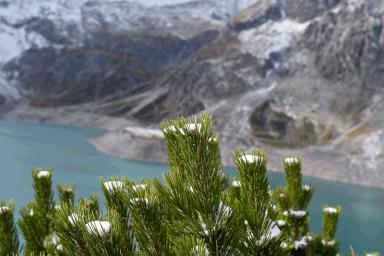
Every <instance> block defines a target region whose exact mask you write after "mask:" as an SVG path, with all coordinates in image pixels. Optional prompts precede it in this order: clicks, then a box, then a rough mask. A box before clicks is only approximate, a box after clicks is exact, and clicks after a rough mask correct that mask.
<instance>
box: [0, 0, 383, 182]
mask: <svg viewBox="0 0 384 256" xmlns="http://www.w3.org/2000/svg"><path fill="white" fill-rule="evenodd" d="M95 3H97V4H95ZM100 3H101V2H97V1H96V2H95V1H93V2H86V3H83V5H82V6H81V8H80V10H81V17H82V20H83V22H82V24H83V25H82V26H83V30H80V29H78V30H76V29H74V27H73V28H72V29H68V30H67V31H70V32H73V33H77V34H76V35H75V36H68V35H66V36H64V35H62V36H61V37H60V36H59V34H57V35H55V36H54V37H52V38H51V39H49V35H53V31H60V29H59V26H56V25H49V24H48V23H49V22H48V21H47V20H49V19H45V20H44V21H42V19H40V18H39V20H38V21H37V20H33V19H32V21H31V20H29V21H26V20H24V21H23V22H24V23H21V21H18V22H19V23H12V24H13V25H12V26H13V27H17V26H24V27H25V31H26V30H27V27H29V28H30V31H35V34H37V35H38V36H39V37H41V38H44V40H48V41H49V40H50V41H49V42H50V46H51V47H50V48H49V47H38V46H35V47H32V48H29V49H27V50H26V51H24V52H22V53H19V55H18V56H17V57H16V58H12V59H10V60H8V61H7V62H6V63H4V65H3V66H2V68H1V71H2V74H3V79H4V81H6V83H7V84H8V87H7V88H17V90H18V92H19V93H20V95H22V97H23V98H25V99H24V100H27V102H28V105H29V106H28V107H27V106H24V107H19V108H18V109H15V110H13V111H11V112H9V113H6V114H5V111H4V114H3V118H7V119H18V120H26V121H40V122H56V123H72V124H77V125H79V124H82V125H90V126H92V125H94V126H97V127H102V128H107V129H109V130H110V131H111V132H109V133H107V134H105V135H103V136H101V137H98V138H92V139H90V142H91V143H92V144H93V145H95V147H96V148H98V149H99V150H101V151H103V152H106V153H109V154H112V155H115V156H118V157H124V158H128V159H137V160H145V161H160V162H167V159H166V151H165V145H164V140H163V138H161V137H157V136H154V137H153V139H150V138H148V136H143V135H142V134H143V133H142V132H140V133H139V134H138V133H135V130H134V129H133V130H132V129H127V130H126V129H124V127H125V126H135V127H142V128H148V129H159V123H160V122H161V121H162V120H164V119H172V118H174V117H176V116H181V115H182V116H185V117H188V116H190V115H192V114H197V115H199V114H200V112H201V111H207V112H208V113H209V114H212V115H213V118H212V123H213V129H214V130H215V131H216V132H218V133H219V134H220V150H221V155H222V162H223V165H224V166H234V164H233V160H232V155H231V153H230V152H231V151H233V150H235V149H236V148H237V147H239V148H240V149H241V150H246V151H248V152H250V151H251V149H255V148H264V149H266V150H268V149H269V155H268V156H269V160H268V166H269V168H270V169H271V170H272V171H279V172H281V171H282V170H283V168H282V159H281V158H282V155H283V154H287V155H289V154H295V155H296V154H298V155H301V156H303V160H304V162H303V170H302V172H303V174H304V175H308V176H314V177H319V178H325V179H332V180H339V181H344V182H349V183H356V184H361V185H367V186H375V187H380V188H384V186H383V185H382V184H384V183H383V181H384V175H383V172H382V170H383V167H384V160H383V159H384V158H383V156H384V154H383V153H382V152H384V151H383V144H382V142H381V141H382V139H383V125H384V122H383V119H384V114H383V113H384V112H383V107H384V104H383V100H382V99H383V95H384V94H383V88H382V87H383V86H382V85H383V82H384V58H383V57H384V50H383V48H384V32H383V30H384V28H383V19H384V1H383V0H369V1H360V0H323V1H317V0H295V1H294V0H258V1H256V3H255V4H253V5H251V6H249V7H248V8H246V9H244V10H242V11H240V12H239V13H237V14H234V15H230V14H228V12H226V11H224V9H220V8H219V5H217V2H215V1H197V2H190V3H188V4H184V5H178V6H177V7H175V6H163V7H153V8H152V9H146V12H145V15H141V16H140V15H134V13H137V12H138V11H137V8H141V7H137V6H136V7H132V6H130V7H129V8H131V9H129V8H128V9H126V10H125V12H126V13H129V12H130V11H131V13H132V15H131V16H129V18H131V19H124V15H121V16H117V15H113V13H114V11H113V10H114V9H117V7H114V8H101V7H97V8H96V7H95V6H97V5H98V4H100ZM119 3H120V4H121V2H119ZM114 4H115V5H116V6H118V4H117V2H115V3H114ZM108 6H111V3H109V4H108ZM8 8H9V7H8ZM98 8H99V9H98ZM133 8H136V9H133ZM143 8H144V7H143ZM156 8H157V9H156ZM183 8H184V9H183ZM193 8H195V9H193ZM95 10H99V11H95ZM101 10H103V11H101ZM119 10H122V9H121V8H120V9H119ZM183 10H184V11H183ZM191 10H192V11H191ZM193 10H199V12H198V11H196V12H198V14H191V13H193ZM202 10H204V12H203V11H202ZM213 10H214V11H213ZM220 10H222V11H221V12H220ZM214 12H215V13H214ZM106 13H108V15H107V14H106ZM188 13H189V14H188ZM120 14H121V13H119V15H120ZM87 15H89V16H87ZM193 15H195V16H193ZM226 15H227V16H226ZM101 16H102V17H113V18H109V19H107V18H103V19H101V18H100V17H101ZM85 17H88V18H85ZM89 17H93V18H94V19H96V18H95V17H97V19H98V22H99V23H98V24H97V25H95V28H91V27H92V26H91V25H90V24H92V20H93V19H91V18H89ZM134 17H135V18H134ZM164 17H167V18H166V19H162V18H164ZM228 17H229V18H228ZM101 20H103V22H101ZM44 22H45V23H44ZM18 24H19V25H18ZM20 24H22V25H20ZM44 24H45V25H44ZM86 24H88V25H86ZM137 24H141V25H137ZM85 27H86V28H87V29H84V28H85ZM133 27H134V28H133ZM44 31H46V32H44ZM75 31H77V32H75ZM57 33H58V32H57ZM60 38H62V39H60ZM79 38H81V40H80V39H79ZM54 40H56V41H55V42H53V41H54ZM60 40H61V41H60ZM68 40H69V41H68ZM70 40H72V41H70ZM76 44H78V46H76ZM59 46H60V47H59ZM9 90H10V89H9ZM74 115H77V116H78V117H80V116H84V117H85V116H87V120H88V121H84V120H83V119H84V118H83V119H82V120H80V119H78V120H77V121H76V120H74V119H73V118H72V117H73V116H74ZM91 117H92V118H91ZM112 120H120V121H119V122H118V124H119V125H117V123H116V122H115V124H116V126H114V127H112V126H111V125H110V124H109V122H111V121H112ZM124 120H126V121H124ZM140 134H141V135H140Z"/></svg>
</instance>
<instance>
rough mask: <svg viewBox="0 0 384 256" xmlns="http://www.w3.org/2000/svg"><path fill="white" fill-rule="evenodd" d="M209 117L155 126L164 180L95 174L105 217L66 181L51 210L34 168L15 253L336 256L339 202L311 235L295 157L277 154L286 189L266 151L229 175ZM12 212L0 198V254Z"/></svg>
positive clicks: (241, 157)
mask: <svg viewBox="0 0 384 256" xmlns="http://www.w3.org/2000/svg"><path fill="white" fill-rule="evenodd" d="M210 120H211V116H208V115H206V114H205V112H202V113H201V123H198V122H197V117H196V116H192V119H189V123H188V124H187V122H186V120H185V119H184V118H183V117H181V118H180V117H178V118H176V119H174V120H172V121H170V122H168V121H165V122H163V123H161V129H162V130H163V133H164V137H165V143H166V147H167V150H168V152H167V156H168V160H169V165H170V170H169V172H165V173H163V179H164V181H165V185H164V184H163V183H162V182H161V181H160V180H159V179H157V178H153V179H152V180H151V179H149V178H147V177H145V178H143V179H141V180H139V181H138V182H134V181H131V180H128V179H127V178H126V176H124V175H123V177H122V179H121V180H118V177H113V176H111V177H109V178H108V180H104V179H102V178H101V177H100V186H101V188H102V191H103V194H104V196H105V199H106V208H107V213H106V214H102V213H101V212H100V211H99V209H98V208H99V207H98V195H97V194H96V195H91V201H89V202H86V200H85V199H84V198H82V197H81V199H80V200H79V202H78V204H75V203H73V202H74V185H73V187H69V186H68V185H66V186H60V185H57V187H58V190H59V193H60V204H58V205H56V206H55V202H53V200H52V198H53V193H52V190H51V185H52V182H51V177H52V168H50V169H49V171H42V170H40V171H39V170H36V171H35V170H32V176H33V178H34V188H35V201H34V202H30V203H29V204H28V205H27V208H24V207H22V209H21V210H20V215H21V220H19V221H18V225H19V227H20V229H21V230H22V233H23V236H24V237H25V240H26V245H25V246H24V248H23V250H24V251H23V252H22V254H24V255H25V254H27V255H34V253H37V254H39V253H40V255H65V256H75V255H76V256H79V255H81V256H85V255H87V256H88V255H91V256H99V255H105V256H106V255H135V256H136V255H137V256H144V255H154V256H155V255H156V256H160V255H164V256H172V255H174V256H191V255H200V256H201V255H210V256H213V255H215V256H248V255H260V256H263V255H264V256H267V255H271V256H272V255H273V256H275V255H279V256H280V255H281V256H284V255H285V256H289V255H295V256H296V255H308V256H314V255H322V256H324V255H327V256H335V255H342V254H341V253H339V241H338V240H335V239H334V237H335V235H336V228H337V223H338V216H339V213H340V211H341V207H340V206H337V207H336V208H334V207H331V206H328V205H323V228H322V234H320V235H317V234H314V233H313V232H310V229H309V211H306V210H305V209H306V208H307V206H308V204H309V202H310V200H311V198H312V195H313V193H314V191H315V188H314V187H313V186H311V185H310V184H302V182H301V178H302V177H301V163H302V158H301V157H300V156H289V157H287V156H285V155H284V156H283V159H282V160H283V162H284V170H285V181H286V184H287V186H286V187H284V188H283V187H282V186H279V187H278V188H277V189H276V190H274V191H273V190H271V189H270V186H269V183H268V175H266V172H267V160H268V159H267V154H266V153H265V152H264V150H252V152H251V154H247V153H244V152H241V151H240V150H239V149H236V150H235V151H234V152H232V156H233V161H234V162H235V164H236V165H237V168H238V170H237V177H235V178H229V177H228V176H227V175H225V174H224V172H223V167H222V165H221V159H220V151H219V146H218V145H219V136H218V135H216V134H215V132H214V131H213V130H212V129H211V123H210ZM13 210H14V204H13V201H12V200H11V201H10V203H9V204H8V202H7V201H6V202H4V201H2V202H1V204H0V237H1V238H2V239H0V255H10V254H11V253H12V254H14V253H17V252H19V242H18V237H17V232H16V228H15V225H14V223H13ZM28 211H29V212H30V213H31V214H27V212H28ZM352 255H354V254H353V251H352ZM366 255H368V254H366ZM370 255H376V256H377V255H380V254H378V253H375V252H372V253H370Z"/></svg>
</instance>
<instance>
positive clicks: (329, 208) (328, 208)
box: [323, 207, 337, 213]
mask: <svg viewBox="0 0 384 256" xmlns="http://www.w3.org/2000/svg"><path fill="white" fill-rule="evenodd" d="M323 211H324V212H329V213H336V212H337V209H336V208H333V207H326V208H324V210H323Z"/></svg>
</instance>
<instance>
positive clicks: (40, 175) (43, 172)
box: [37, 171, 50, 179]
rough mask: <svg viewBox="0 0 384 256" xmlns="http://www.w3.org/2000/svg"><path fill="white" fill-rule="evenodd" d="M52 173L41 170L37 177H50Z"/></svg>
mask: <svg viewBox="0 0 384 256" xmlns="http://www.w3.org/2000/svg"><path fill="white" fill-rule="evenodd" d="M49 175H50V173H49V172H48V171H41V172H39V173H38V174H37V178H38V179H41V178H43V177H49Z"/></svg>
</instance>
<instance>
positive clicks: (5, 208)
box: [0, 206, 9, 214]
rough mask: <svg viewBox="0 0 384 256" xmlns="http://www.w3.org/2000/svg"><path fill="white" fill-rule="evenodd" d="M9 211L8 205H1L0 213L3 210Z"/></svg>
mask: <svg viewBox="0 0 384 256" xmlns="http://www.w3.org/2000/svg"><path fill="white" fill-rule="evenodd" d="M7 211H9V207H8V206H3V207H0V214H2V213H3V212H4V213H5V212H7Z"/></svg>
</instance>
